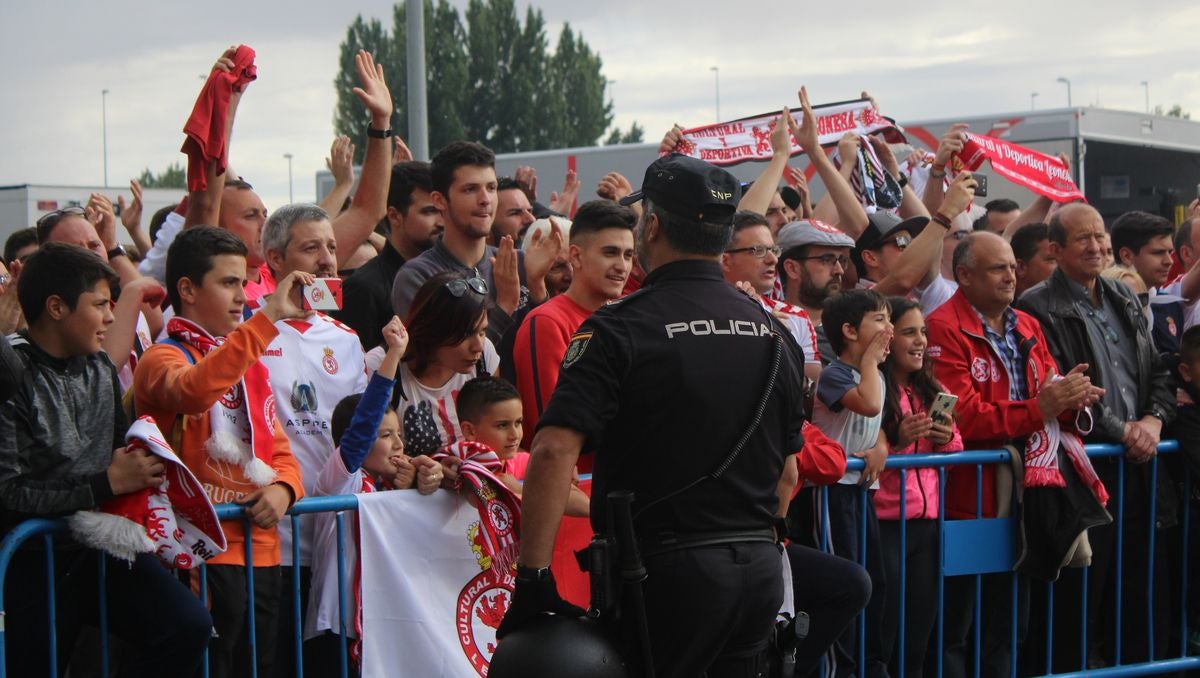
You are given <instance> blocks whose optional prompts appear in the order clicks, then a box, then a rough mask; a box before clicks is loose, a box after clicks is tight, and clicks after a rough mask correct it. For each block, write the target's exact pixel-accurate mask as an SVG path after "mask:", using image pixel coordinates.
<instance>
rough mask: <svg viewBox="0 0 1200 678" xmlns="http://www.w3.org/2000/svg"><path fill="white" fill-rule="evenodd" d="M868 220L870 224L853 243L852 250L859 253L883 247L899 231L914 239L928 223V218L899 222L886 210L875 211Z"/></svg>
mask: <svg viewBox="0 0 1200 678" xmlns="http://www.w3.org/2000/svg"><path fill="white" fill-rule="evenodd" d="M868 220H869V221H870V222H871V223H870V224H869V225H868V226H867V229H866V230H865V231H863V232H862V235H860V236H858V240H857V241H855V243H854V248H855V249H856V250H858V251H860V252H861V251H862V250H877V249H879V248H880V247H883V244H884V243H885V242H887V241H888V240H889V239H890V238H891V237H892V236H894V235H895V234H897V233H899V232H901V231H904V232H906V233H908V235H909V236H910V237H913V238H915V237H917V234H918V233H920V232H921V231H922V230H924V228H925V225H926V224H928V223H929V217H911V218H908V219H904V220H901V219H900V217H898V216H896V213H895V212H890V211H888V210H875V213H874V214H870V215H868Z"/></svg>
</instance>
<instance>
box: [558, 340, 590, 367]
mask: <svg viewBox="0 0 1200 678" xmlns="http://www.w3.org/2000/svg"><path fill="white" fill-rule="evenodd" d="M591 340H592V333H591V332H590V331H588V332H576V333H575V334H573V335H571V343H570V344H567V352H566V353H565V354H563V361H562V368H563V369H564V370H565V369H567V368H568V367H570V366H572V365H574V364H575V363H577V362H579V359H580V358H582V357H583V352H584V351H586V350H587V345H588V342H589V341H591Z"/></svg>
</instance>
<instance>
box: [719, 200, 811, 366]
mask: <svg viewBox="0 0 1200 678" xmlns="http://www.w3.org/2000/svg"><path fill="white" fill-rule="evenodd" d="M772 230H773V229H772V228H771V225H770V218H769V217H764V216H763V215H761V214H757V213H755V212H747V211H741V212H738V213H736V214H734V215H733V240H731V241H730V243H729V247H727V248H725V253H724V254H722V255H721V270H722V271H723V272H724V274H725V280H726V281H727V282H729V284H731V285H737V284H739V283H741V284H746V285H749V286H750V287H751V288H752V289H753V290H754V293H755V294H757V295H758V298H759V301H761V302H762V304H763V306H765V307H767V310H769V311H771V312H772V313H774V314H775V317H776V318H778V319H779V321H780V322H782V323H783V325H784V326H785V327H787V328H788V330H789V331H790V332H791V333H792V338H794V339H795V340H796V343H797V344H799V345H800V348H801V349H803V350H804V375H805V376H806V377H808V378H809V379H812V380H813V381H816V379H817V377H819V376H820V375H821V356H820V354H819V353H818V352H817V335H816V332H815V331H814V330H813V324H812V322H811V321H810V320H809V317H808V313H807V312H806V311H805V310H804V309H803V308H800V307H798V306H793V305H792V304H786V303H784V302H781V301H779V300H777V299H774V298H772V297H771V292H772V291H774V289H775V280H776V277H777V275H778V272H777V271H776V267H777V265H778V264H779V254H780V252H782V250H781V249H780V248H779V246H778V245H776V244H775V239H774V237H773V233H772Z"/></svg>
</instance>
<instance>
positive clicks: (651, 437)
mask: <svg viewBox="0 0 1200 678" xmlns="http://www.w3.org/2000/svg"><path fill="white" fill-rule="evenodd" d="M739 189H740V187H739V184H738V182H737V180H736V179H734V177H733V176H732V175H730V174H729V173H728V172H726V171H724V170H721V169H719V168H717V167H714V166H712V165H710V164H708V163H706V162H703V161H700V160H696V159H694V158H690V157H687V156H683V155H678V154H672V155H668V156H664V157H662V158H660V159H659V160H657V161H655V162H654V163H653V164H652V165H651V166H650V167H649V168H648V169H647V171H646V176H645V180H644V182H643V184H642V190H640V191H638V192H636V193H633V194H631V195H629V196H628V197H626V198H625V199H624V200H622V203H623V204H630V203H633V202H637V201H639V200H641V201H643V216H642V218H641V220H640V222H639V224H638V230H637V246H638V259H639V262H640V263H641V265H642V267H643V268H645V269H646V271H648V273H649V275H648V276H647V277H646V280H645V284H644V287H643V288H642V289H641V290H640V291H638V292H637V293H635V294H633V295H630V296H629V297H626V298H625V299H623V300H621V301H618V302H614V303H612V304H610V305H608V306H605V307H602V308H601V309H600V310H598V311H597V312H596V313H595V314H593V315H592V317H591V318H589V319H588V320H587V321H585V322H584V323H583V325H582V326H581V327H580V328H579V330H578V332H577V333H576V334H575V335H574V336H573V337H572V339H571V343H570V345H569V346H568V348H567V351H566V354H565V357H564V359H563V364H562V371H561V373H560V375H559V378H558V385H557V386H556V388H555V391H554V395H553V396H552V398H551V400H550V403H549V405H548V406H547V409H546V411H545V413H544V414H543V415H542V418H541V419H540V420H539V422H538V433H537V435H536V437H535V438H534V441H533V445H532V451H533V455H532V459H531V460H530V464H529V469H528V474H527V476H526V479H525V488H524V491H523V509H522V525H521V532H522V534H521V555H520V559H519V563H518V572H517V584H516V591H515V594H514V598H513V602H512V605H511V607H510V609H509V611H508V614H507V616H506V617H505V620H504V624H503V625H502V626H501V629H500V631H501V635H504V634H507V633H508V632H510V631H512V630H513V629H515V628H517V627H519V626H521V625H522V624H523V623H525V622H527V621H529V620H530V619H531V618H533V617H535V616H537V615H538V614H539V613H541V612H546V611H551V612H557V613H559V614H564V613H565V614H579V613H580V612H582V611H581V610H579V609H578V608H575V607H573V606H570V605H568V604H567V603H565V602H563V601H562V600H561V599H560V598H559V596H558V594H557V592H556V590H555V586H554V579H553V576H552V575H551V573H550V571H549V567H548V566H549V564H550V560H551V555H552V551H553V543H554V537H555V532H556V530H557V528H558V524H559V520H560V518H561V517H562V514H563V509H564V506H565V505H566V500H567V493H568V490H569V487H570V484H571V478H572V470H573V469H574V467H575V464H576V461H577V459H578V456H579V453H580V451H581V450H587V451H591V452H594V454H595V460H594V462H595V463H594V468H593V480H592V492H593V493H592V506H591V520H592V525H593V527H594V528H595V529H596V531H597V532H598V533H605V532H606V531H607V530H609V529H610V526H609V525H607V524H606V523H607V520H608V506H607V505H606V504H607V502H606V496H607V495H608V493H609V492H610V491H614V490H632V491H633V492H634V494H635V496H636V500H635V502H634V503H633V506H632V513H633V516H634V527H635V531H636V535H637V538H638V542H639V544H640V548H641V552H642V556H643V559H644V561H645V567H646V569H647V571H648V574H649V576H648V578H647V579H646V581H645V582H644V595H645V607H646V617H647V618H648V622H649V640H650V646H651V648H652V649H653V657H654V664H655V673H656V674H657V676H687V677H689V678H694V677H695V676H701V675H705V673H706V672H707V674H708V675H710V676H742V675H745V676H754V675H758V674H759V671H760V670H761V662H762V661H763V659H762V656H763V655H764V654H765V652H764V651H765V649H766V645H767V639H768V636H769V635H770V633H771V630H772V625H773V621H774V619H775V615H776V612H777V611H778V610H779V609H780V603H781V601H782V599H783V590H782V581H783V579H782V578H783V573H782V571H781V569H782V568H781V558H780V547H779V546H778V545H777V544H776V543H775V539H774V535H773V531H772V527H773V524H774V519H775V516H776V509H777V507H778V505H779V499H778V494H777V489H778V487H779V485H780V479H781V474H782V473H783V469H784V468H785V462H786V463H787V464H788V465H789V468H790V467H791V466H790V465H793V464H794V460H793V459H791V458H790V456H789V455H792V454H793V453H795V452H797V451H799V450H800V448H801V447H802V446H803V438H802V435H801V433H800V430H801V426H802V424H803V415H804V412H803V405H802V398H803V394H802V386H801V375H802V370H803V364H804V358H803V355H802V353H801V352H800V349H799V347H798V346H797V345H796V344H795V342H794V340H793V339H792V338H791V337H790V335H789V333H788V332H787V331H786V330H783V329H782V327H781V326H780V325H779V324H778V323H777V322H776V321H775V319H774V318H772V317H771V316H770V315H769V314H768V313H766V312H765V311H764V309H763V308H762V306H761V304H759V303H758V302H756V301H754V300H752V299H750V298H749V297H747V296H746V295H745V294H744V293H742V292H740V291H738V290H737V289H735V288H734V287H733V286H731V285H728V284H727V283H726V282H725V280H724V278H723V276H722V272H721V267H720V264H719V258H720V256H721V253H722V251H723V250H724V249H725V248H726V247H727V246H728V243H729V241H730V238H731V234H732V217H733V213H734V210H735V209H736V205H737V202H738V199H739V194H740V190H739ZM773 365H774V366H775V367H776V370H775V372H776V373H775V374H774V375H772V374H771V372H772V366H773ZM758 410H761V413H760V414H759V413H758V412H757V411H758ZM756 414H758V416H757V417H756ZM743 437H745V438H746V439H745V441H744V444H743V445H741V446H739V445H738V442H739V439H742V438H743ZM735 449H738V452H737V453H736V454H732V453H733V452H734V450H735ZM730 458H732V462H731V463H728V464H727V468H726V470H724V471H723V472H721V471H720V467H722V466H726V462H727V461H728V460H729V459H730ZM714 476H715V477H714ZM623 619H628V616H623ZM622 625H623V626H624V625H625V624H624V622H622Z"/></svg>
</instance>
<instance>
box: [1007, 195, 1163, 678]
mask: <svg viewBox="0 0 1200 678" xmlns="http://www.w3.org/2000/svg"><path fill="white" fill-rule="evenodd" d="M1106 241H1107V233H1106V232H1105V230H1104V219H1103V218H1102V217H1101V216H1100V213H1099V212H1097V211H1096V210H1095V208H1093V207H1091V206H1089V205H1086V204H1083V203H1073V204H1070V205H1066V206H1064V207H1063V208H1062V209H1061V210H1059V212H1058V213H1057V214H1055V215H1054V216H1053V217H1051V219H1050V249H1051V252H1052V253H1053V254H1054V256H1055V258H1056V259H1058V270H1056V271H1055V272H1054V273H1053V274H1052V275H1051V276H1050V277H1049V278H1048V279H1046V281H1045V282H1043V283H1041V284H1039V285H1037V286H1035V287H1033V288H1031V289H1030V290H1029V291H1027V292H1026V293H1025V294H1024V295H1022V297H1021V299H1020V301H1019V302H1018V306H1019V307H1020V308H1021V310H1023V311H1026V312H1028V313H1029V314H1031V315H1033V316H1034V317H1035V318H1037V320H1038V321H1039V322H1040V323H1041V325H1042V330H1043V331H1044V332H1045V335H1046V340H1047V343H1048V344H1049V346H1050V352H1051V353H1053V354H1054V357H1055V359H1057V360H1058V364H1059V366H1060V367H1063V368H1068V367H1073V366H1075V365H1082V364H1086V365H1088V368H1087V374H1088V376H1089V377H1091V380H1092V383H1094V384H1096V385H1098V386H1100V387H1102V388H1103V389H1104V395H1103V396H1102V397H1101V398H1100V400H1099V402H1097V403H1096V404H1095V405H1093V406H1092V409H1091V413H1092V418H1093V421H1094V424H1093V426H1092V430H1091V433H1089V434H1088V435H1087V437H1086V438H1085V441H1086V442H1090V443H1119V444H1121V445H1124V446H1125V458H1126V459H1127V460H1128V461H1130V462H1133V463H1131V464H1123V462H1122V460H1121V459H1115V458H1104V459H1096V460H1095V462H1094V464H1095V466H1096V471H1097V472H1098V473H1099V476H1100V479H1101V480H1102V481H1103V482H1104V484H1105V485H1106V486H1108V487H1113V488H1115V487H1117V486H1118V482H1119V481H1118V474H1119V473H1120V469H1121V467H1122V466H1124V471H1125V473H1124V492H1123V493H1119V492H1117V493H1114V498H1113V500H1112V501H1111V502H1110V503H1109V505H1108V509H1109V512H1110V513H1112V514H1113V515H1117V512H1118V511H1120V510H1121V509H1122V508H1123V509H1124V521H1125V524H1126V525H1127V526H1129V527H1130V528H1132V529H1126V530H1125V531H1124V550H1123V554H1124V567H1123V570H1124V571H1123V572H1117V571H1116V568H1114V567H1113V559H1114V556H1115V555H1116V548H1115V544H1114V541H1115V539H1116V529H1115V528H1114V527H1113V526H1111V525H1109V526H1104V527H1097V528H1093V529H1091V530H1089V537H1090V539H1091V545H1092V549H1093V551H1094V552H1095V558H1094V560H1093V561H1092V567H1091V570H1090V575H1089V581H1088V587H1089V589H1090V593H1089V595H1088V599H1087V611H1088V619H1087V621H1088V624H1087V628H1088V630H1089V635H1088V658H1087V661H1088V666H1089V668H1098V667H1100V666H1104V665H1107V664H1108V663H1110V662H1111V661H1112V659H1113V657H1112V656H1111V650H1112V646H1111V644H1110V645H1107V646H1106V645H1105V643H1104V638H1105V633H1106V631H1105V630H1106V629H1112V628H1113V624H1114V623H1116V624H1121V625H1122V638H1123V646H1122V648H1121V659H1122V661H1125V662H1139V661H1146V660H1147V659H1149V656H1150V655H1149V652H1150V649H1151V648H1150V646H1149V644H1148V642H1147V637H1146V635H1147V634H1146V629H1147V628H1149V623H1150V619H1148V618H1147V610H1146V600H1145V589H1144V587H1138V586H1125V587H1124V597H1125V599H1124V600H1123V601H1122V602H1123V610H1124V613H1123V615H1122V616H1121V618H1116V617H1115V616H1113V615H1114V614H1115V612H1116V609H1115V607H1116V606H1115V605H1114V602H1115V600H1114V590H1113V586H1114V585H1115V584H1116V582H1117V581H1118V579H1120V580H1124V581H1126V582H1145V581H1146V576H1147V574H1148V567H1147V562H1146V554H1147V552H1148V546H1147V544H1148V542H1147V538H1148V536H1149V530H1150V529H1153V526H1152V525H1150V524H1149V522H1148V521H1149V515H1150V514H1149V510H1150V508H1151V507H1152V506H1153V504H1151V502H1153V501H1154V497H1155V489H1154V486H1153V484H1152V482H1151V478H1152V477H1153V473H1152V466H1151V465H1150V464H1146V463H1145V462H1147V461H1149V460H1150V459H1151V458H1153V457H1154V456H1155V454H1156V449H1157V445H1158V441H1159V438H1160V435H1161V432H1162V427H1163V424H1164V423H1167V422H1168V421H1169V420H1170V419H1172V418H1173V416H1174V413H1175V406H1174V395H1175V394H1174V390H1173V388H1172V386H1171V380H1170V377H1169V373H1168V370H1167V369H1166V367H1165V366H1164V365H1163V362H1162V359H1161V358H1160V357H1159V354H1158V352H1157V351H1156V350H1155V348H1154V342H1153V340H1152V339H1151V336H1150V330H1149V328H1148V327H1147V324H1146V320H1145V316H1144V315H1143V314H1142V306H1141V303H1140V302H1139V301H1138V299H1137V297H1136V296H1135V295H1134V294H1133V292H1132V291H1131V290H1130V289H1129V288H1128V287H1126V286H1125V285H1121V284H1118V283H1116V282H1114V281H1112V280H1109V279H1107V278H1104V277H1102V276H1101V275H1100V272H1101V271H1102V270H1104V247H1105V244H1106ZM1164 476H1165V474H1161V473H1160V474H1158V478H1159V479H1160V480H1162V479H1163V478H1164ZM1121 504H1123V507H1122V506H1121ZM1158 518H1159V519H1160V520H1163V519H1164V518H1165V517H1164V516H1162V515H1159V516H1158ZM1162 541H1163V540H1158V544H1159V545H1160V546H1161V545H1162ZM1163 560H1164V559H1163V558H1161V557H1159V558H1156V564H1157V566H1158V567H1161V566H1162V563H1163ZM1156 569H1158V568H1156ZM1156 581H1158V582H1159V583H1160V584H1161V583H1163V582H1165V577H1162V578H1160V577H1156ZM1060 590H1063V591H1076V590H1078V586H1075V585H1070V584H1068V585H1067V586H1063V587H1061V589H1060ZM1160 593H1162V592H1161V591H1156V593H1155V603H1156V609H1158V610H1159V611H1162V610H1165V609H1166V607H1165V606H1163V605H1157V603H1158V602H1160V601H1159V600H1158V598H1159V597H1160V595H1159V594H1160ZM1064 604H1066V603H1065V602H1064ZM1071 609H1074V610H1078V609H1079V607H1078V603H1077V602H1076V607H1074V608H1071ZM1055 616H1056V617H1058V615H1055ZM1074 628H1075V629H1076V632H1077V628H1078V627H1077V626H1075V627H1074ZM1155 629H1156V630H1157V631H1158V632H1159V633H1158V634H1157V635H1158V636H1159V637H1157V638H1156V639H1155V642H1156V644H1158V643H1161V642H1162V640H1163V639H1162V633H1161V632H1162V631H1165V630H1166V625H1165V624H1158V625H1156V626H1155ZM1055 647H1056V648H1059V647H1061V648H1064V653H1058V652H1056V655H1058V654H1070V653H1069V652H1066V649H1067V648H1072V647H1078V643H1075V644H1074V645H1072V644H1071V643H1069V642H1067V641H1064V642H1063V643H1062V644H1060V643H1059V642H1058V641H1057V639H1056V642H1055ZM1156 649H1157V650H1158V651H1159V652H1161V650H1162V649H1164V648H1162V647H1161V646H1159V647H1157V648H1156ZM1074 666H1075V667H1076V668H1078V667H1079V666H1080V663H1079V661H1078V658H1076V661H1075V663H1074Z"/></svg>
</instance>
